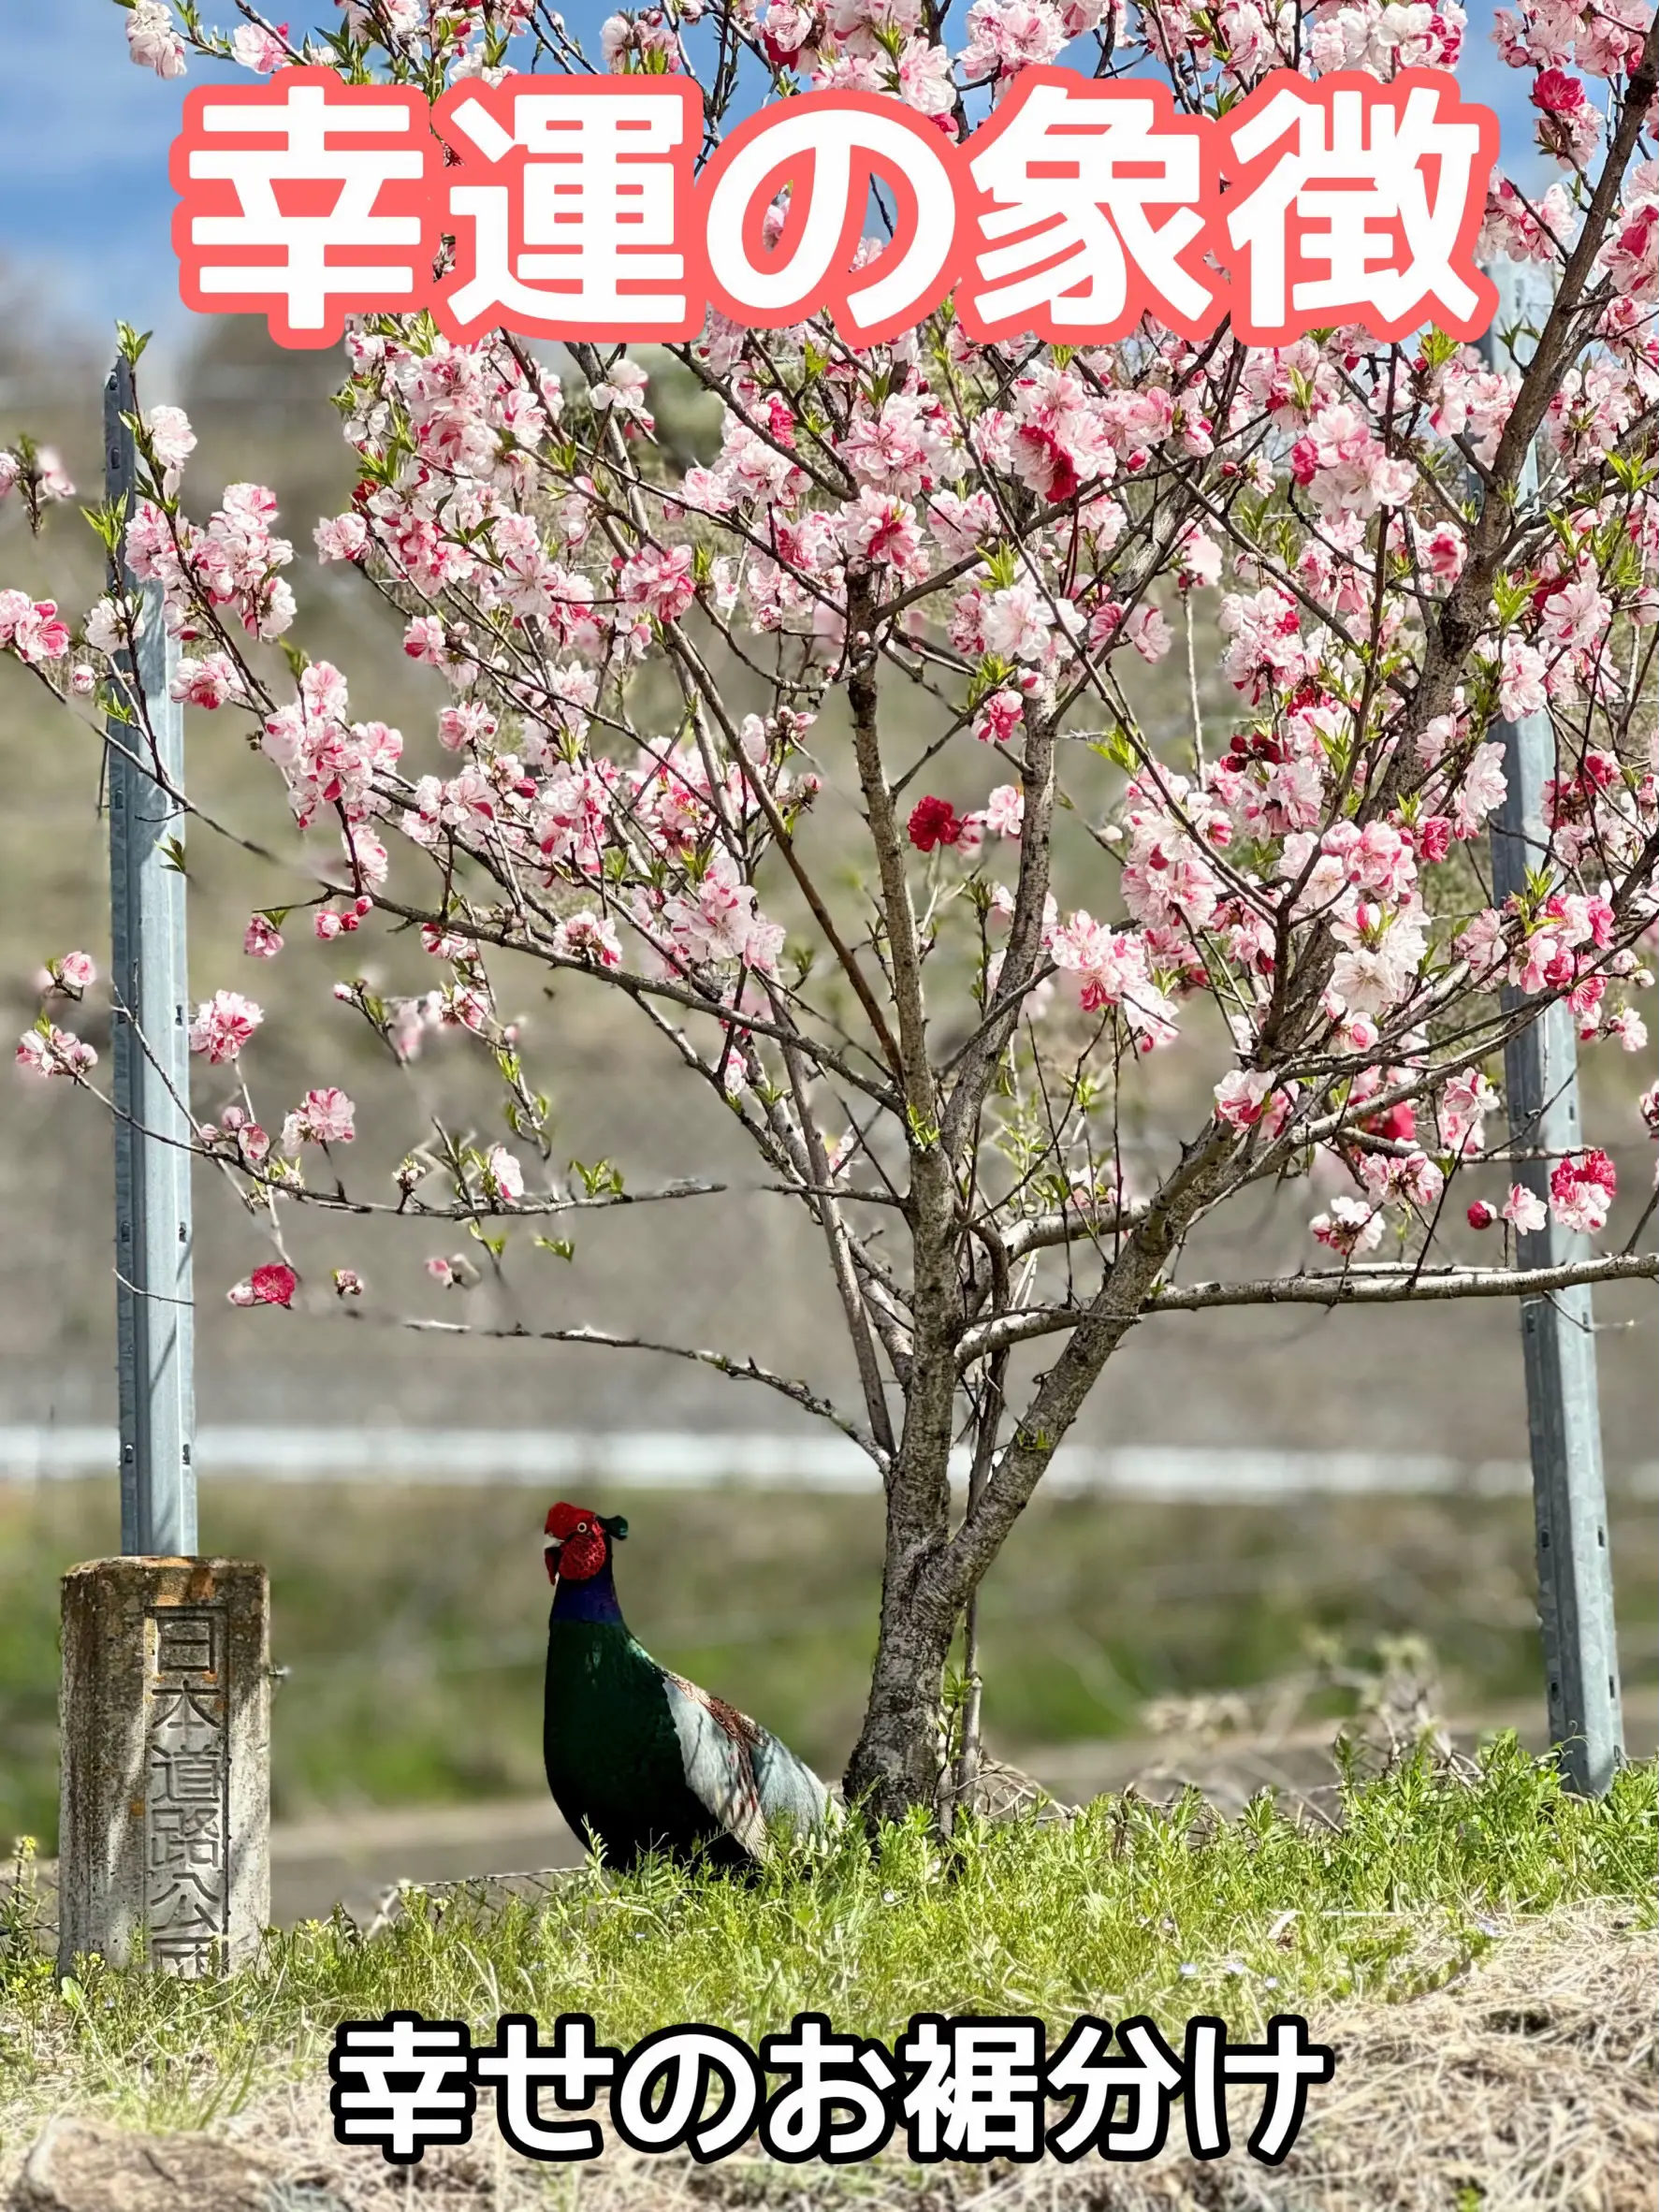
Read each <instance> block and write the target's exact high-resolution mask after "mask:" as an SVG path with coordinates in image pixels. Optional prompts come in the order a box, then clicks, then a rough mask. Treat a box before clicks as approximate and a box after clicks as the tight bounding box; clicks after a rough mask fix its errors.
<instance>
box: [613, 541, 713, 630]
mask: <svg viewBox="0 0 1659 2212" xmlns="http://www.w3.org/2000/svg"><path fill="white" fill-rule="evenodd" d="M691 560H692V554H691V546H667V547H662V546H642V547H641V549H640V550H639V552H637V553H635V554H634V555H633V558H632V560H628V561H626V562H625V563H624V564H623V568H622V573H621V575H620V577H619V578H618V590H619V591H620V593H621V596H622V599H623V602H624V604H627V605H629V606H641V607H644V608H645V609H646V611H647V613H648V614H652V615H655V616H656V618H657V619H658V620H659V621H660V622H677V621H678V619H679V618H680V616H681V615H683V614H684V613H685V611H686V609H687V607H689V606H690V605H691V601H692V599H693V598H694V597H695V595H696V587H695V585H694V583H693V581H692V578H691Z"/></svg>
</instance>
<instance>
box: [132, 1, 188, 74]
mask: <svg viewBox="0 0 1659 2212" xmlns="http://www.w3.org/2000/svg"><path fill="white" fill-rule="evenodd" d="M126 43H127V51H128V53H129V54H130V56H131V58H132V59H133V60H134V61H135V62H136V63H137V64H138V66H139V68H140V69H153V70H154V71H155V74H156V75H157V76H158V77H182V76H183V74H184V41H183V39H182V38H181V37H180V36H179V34H178V32H177V31H176V30H175V29H174V28H173V11H172V9H171V8H170V7H167V6H166V4H165V0H136V5H135V6H134V7H133V8H132V10H131V12H130V13H129V14H128V16H127V19H126Z"/></svg>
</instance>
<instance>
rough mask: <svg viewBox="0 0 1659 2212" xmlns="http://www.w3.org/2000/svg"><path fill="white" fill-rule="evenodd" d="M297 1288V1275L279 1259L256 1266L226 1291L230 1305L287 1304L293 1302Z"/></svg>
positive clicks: (289, 1304)
mask: <svg viewBox="0 0 1659 2212" xmlns="http://www.w3.org/2000/svg"><path fill="white" fill-rule="evenodd" d="M298 1288H299V1277H298V1275H297V1274H296V1273H294V1270H293V1269H292V1268H291V1267H287V1266H285V1265H284V1263H283V1262H282V1261H281V1260H274V1259H273V1260H270V1261H268V1262H267V1264H266V1265H265V1266H264V1267H256V1268H255V1270H254V1272H253V1273H252V1274H251V1275H250V1276H249V1277H248V1278H247V1280H246V1281H245V1282H240V1283H238V1284H237V1285H236V1286H235V1287H234V1288H232V1289H231V1290H229V1291H228V1292H226V1296H227V1297H228V1299H229V1301H230V1302H231V1304H232V1305H240V1306H243V1307H246V1306H255V1305H287V1306H291V1305H292V1304H293V1302H294V1293H295V1291H296V1290H298Z"/></svg>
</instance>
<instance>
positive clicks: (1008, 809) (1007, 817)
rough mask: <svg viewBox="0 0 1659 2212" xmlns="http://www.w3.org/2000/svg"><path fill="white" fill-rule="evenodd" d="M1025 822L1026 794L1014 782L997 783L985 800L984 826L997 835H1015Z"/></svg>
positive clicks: (1016, 835)
mask: <svg viewBox="0 0 1659 2212" xmlns="http://www.w3.org/2000/svg"><path fill="white" fill-rule="evenodd" d="M1025 824H1026V794H1025V793H1024V792H1023V791H1021V789H1020V788H1019V786H1018V784H1014V783H999V784H998V785H997V788H996V790H995V791H994V792H993V793H991V795H990V797H989V798H988V799H987V800H986V801H985V827H986V828H987V829H988V830H990V831H991V833H992V834H993V836H995V837H1018V836H1019V835H1020V832H1021V831H1022V830H1023V829H1024V827H1025Z"/></svg>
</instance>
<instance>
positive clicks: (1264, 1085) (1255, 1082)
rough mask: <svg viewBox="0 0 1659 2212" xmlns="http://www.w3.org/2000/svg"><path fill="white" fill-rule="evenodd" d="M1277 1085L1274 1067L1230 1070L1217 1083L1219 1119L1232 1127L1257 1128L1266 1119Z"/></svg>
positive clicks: (1216, 1105)
mask: <svg viewBox="0 0 1659 2212" xmlns="http://www.w3.org/2000/svg"><path fill="white" fill-rule="evenodd" d="M1272 1091H1273V1074H1272V1071H1271V1070H1266V1069H1259V1068H1251V1069H1243V1068H1231V1069H1230V1070H1228V1072H1227V1073H1226V1074H1225V1075H1224V1076H1223V1077H1222V1078H1221V1081H1220V1082H1219V1083H1218V1084H1216V1085H1215V1113H1216V1118H1217V1119H1218V1120H1220V1121H1224V1122H1226V1124H1227V1125H1228V1127H1229V1128H1233V1129H1253V1128H1255V1127H1256V1125H1257V1123H1258V1122H1259V1121H1260V1119H1261V1118H1262V1113H1263V1111H1264V1109H1265V1108H1266V1105H1267V1102H1268V1099H1269V1097H1270V1095H1271V1093H1272Z"/></svg>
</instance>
